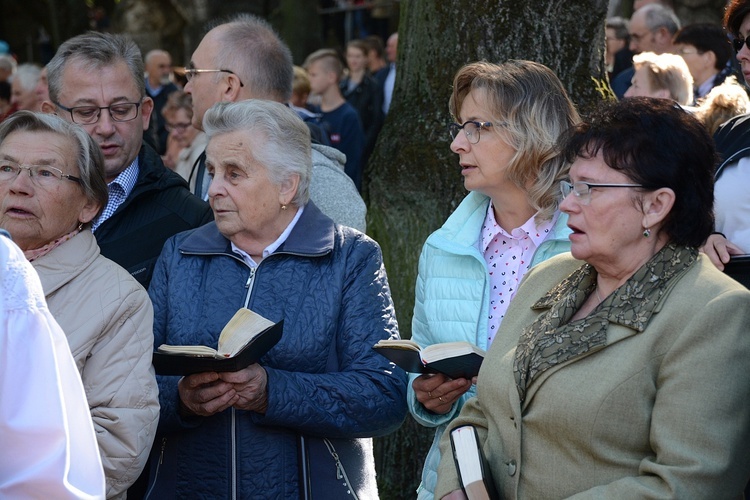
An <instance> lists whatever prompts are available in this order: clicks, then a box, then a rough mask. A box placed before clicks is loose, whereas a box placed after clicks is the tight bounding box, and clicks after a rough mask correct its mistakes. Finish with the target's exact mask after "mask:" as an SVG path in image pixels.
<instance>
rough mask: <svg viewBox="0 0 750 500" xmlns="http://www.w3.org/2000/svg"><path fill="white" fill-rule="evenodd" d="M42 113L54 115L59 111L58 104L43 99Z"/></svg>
mask: <svg viewBox="0 0 750 500" xmlns="http://www.w3.org/2000/svg"><path fill="white" fill-rule="evenodd" d="M42 113H48V114H50V115H54V114H56V113H57V106H55V105H54V104H52V103H51V102H50V101H42Z"/></svg>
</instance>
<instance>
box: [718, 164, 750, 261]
mask: <svg viewBox="0 0 750 500" xmlns="http://www.w3.org/2000/svg"><path fill="white" fill-rule="evenodd" d="M748 186H750V157H748V158H742V159H740V161H739V162H737V163H733V164H731V165H727V166H726V167H725V168H724V170H723V171H722V173H721V177H719V179H718V180H717V181H716V185H715V186H714V197H715V200H716V201H715V202H714V212H715V214H716V230H717V231H719V232H721V233H724V236H726V237H727V239H728V240H729V241H731V242H732V243H734V244H735V245H737V246H739V247H740V248H741V249H742V250H743V251H744V252H745V253H750V196H748V195H747V189H748Z"/></svg>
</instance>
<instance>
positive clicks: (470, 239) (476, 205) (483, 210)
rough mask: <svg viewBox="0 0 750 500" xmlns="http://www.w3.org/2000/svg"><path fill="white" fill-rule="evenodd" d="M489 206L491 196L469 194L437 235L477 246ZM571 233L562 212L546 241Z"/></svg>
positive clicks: (448, 239)
mask: <svg viewBox="0 0 750 500" xmlns="http://www.w3.org/2000/svg"><path fill="white" fill-rule="evenodd" d="M489 205H490V198H489V196H485V195H483V194H481V193H478V192H476V191H471V192H469V194H468V195H466V197H465V198H464V199H463V200H462V201H461V203H460V204H459V205H458V208H456V210H455V211H454V212H453V213H452V214H451V215H450V217H448V219H447V220H446V221H445V224H443V227H441V228H440V229H438V230H437V232H436V235H439V236H440V237H442V238H445V239H446V240H447V241H451V242H453V243H457V244H459V245H462V246H473V245H475V244H476V242H477V237H478V235H479V234H480V233H481V230H482V225H483V224H484V220H485V218H486V217H487V209H488V207H489ZM570 233H571V230H570V228H569V227H568V216H567V215H566V214H564V213H562V212H560V213H558V215H557V220H556V221H555V225H554V226H553V227H552V234H551V235H549V237H548V238H547V239H546V241H549V240H551V239H554V240H560V239H562V240H567V238H568V234H570Z"/></svg>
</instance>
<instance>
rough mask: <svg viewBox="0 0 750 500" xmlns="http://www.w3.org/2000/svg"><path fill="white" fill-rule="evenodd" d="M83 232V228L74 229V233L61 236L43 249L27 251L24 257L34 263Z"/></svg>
mask: <svg viewBox="0 0 750 500" xmlns="http://www.w3.org/2000/svg"><path fill="white" fill-rule="evenodd" d="M80 232H81V226H79V227H77V228H76V229H74V230H73V231H72V232H70V233H68V234H65V235H63V236H60V237H59V238H57V239H56V240H55V241H52V242H50V243H47V244H46V245H44V246H43V247H41V248H35V249H34V250H25V251H24V252H23V254H24V256H25V257H26V258H27V259H28V261H29V262H34V260H36V259H38V258H39V257H41V256H42V255H47V254H48V253H50V252H51V251H52V250H54V249H55V248H57V247H59V246H60V245H62V244H63V243H65V242H66V241H68V240H69V239H71V238H72V237H73V236H75V235H76V234H78V233H80Z"/></svg>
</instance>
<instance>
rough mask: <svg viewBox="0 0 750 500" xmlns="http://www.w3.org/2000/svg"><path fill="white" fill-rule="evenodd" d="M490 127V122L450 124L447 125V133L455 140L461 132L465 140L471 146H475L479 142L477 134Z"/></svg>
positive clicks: (470, 121)
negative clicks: (464, 135)
mask: <svg viewBox="0 0 750 500" xmlns="http://www.w3.org/2000/svg"><path fill="white" fill-rule="evenodd" d="M491 126H492V122H476V121H472V120H469V121H466V122H464V123H463V124H458V123H450V124H449V125H448V132H449V133H450V134H451V139H453V140H455V139H456V136H457V135H458V133H459V132H460V131H461V130H463V131H464V134H466V139H467V140H468V141H469V142H470V143H471V144H476V143H478V142H479V132H480V131H481V130H482V129H484V130H488V129H489V128H490V127H491Z"/></svg>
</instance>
